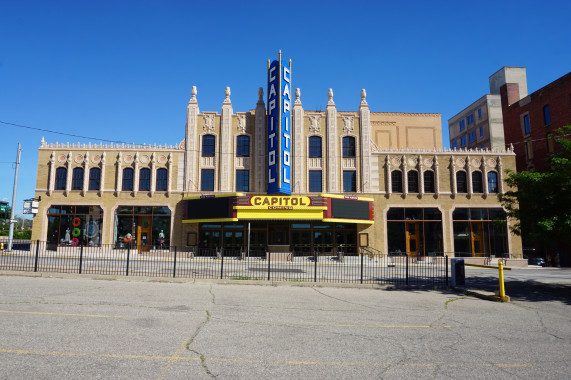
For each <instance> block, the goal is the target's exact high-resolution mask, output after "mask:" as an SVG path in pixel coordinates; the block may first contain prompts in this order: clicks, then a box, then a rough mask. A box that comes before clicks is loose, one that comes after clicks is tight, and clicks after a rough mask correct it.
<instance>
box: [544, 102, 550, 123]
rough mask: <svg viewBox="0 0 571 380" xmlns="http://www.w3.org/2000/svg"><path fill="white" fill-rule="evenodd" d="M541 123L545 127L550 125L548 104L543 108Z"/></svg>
mask: <svg viewBox="0 0 571 380" xmlns="http://www.w3.org/2000/svg"><path fill="white" fill-rule="evenodd" d="M543 121H544V123H545V125H549V124H551V113H550V112H549V104H548V105H546V106H545V107H543Z"/></svg>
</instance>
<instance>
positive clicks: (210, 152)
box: [202, 135, 216, 157]
mask: <svg viewBox="0 0 571 380" xmlns="http://www.w3.org/2000/svg"><path fill="white" fill-rule="evenodd" d="M215 148H216V137H215V136H214V135H204V136H202V157H214V152H215Z"/></svg>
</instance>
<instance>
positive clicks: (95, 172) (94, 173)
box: [89, 168, 101, 190]
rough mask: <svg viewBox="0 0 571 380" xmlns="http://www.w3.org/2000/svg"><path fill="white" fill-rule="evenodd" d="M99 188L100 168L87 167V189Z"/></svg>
mask: <svg viewBox="0 0 571 380" xmlns="http://www.w3.org/2000/svg"><path fill="white" fill-rule="evenodd" d="M100 188H101V169H99V168H91V169H89V190H99V189H100Z"/></svg>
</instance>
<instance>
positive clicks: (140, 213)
mask: <svg viewBox="0 0 571 380" xmlns="http://www.w3.org/2000/svg"><path fill="white" fill-rule="evenodd" d="M114 230H115V231H114V245H115V247H116V248H124V247H126V246H127V245H129V244H130V246H132V247H135V246H137V247H141V246H144V248H145V249H161V248H165V247H167V248H168V247H169V246H170V244H171V212H170V210H169V208H168V207H166V206H135V207H134V206H119V207H118V208H117V210H116V211H115V228H114ZM129 237H130V239H129ZM129 240H130V241H129Z"/></svg>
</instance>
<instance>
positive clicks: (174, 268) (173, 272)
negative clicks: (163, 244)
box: [172, 245, 176, 278]
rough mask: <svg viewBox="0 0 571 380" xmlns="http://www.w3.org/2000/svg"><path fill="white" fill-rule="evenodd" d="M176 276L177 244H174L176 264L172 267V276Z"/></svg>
mask: <svg viewBox="0 0 571 380" xmlns="http://www.w3.org/2000/svg"><path fill="white" fill-rule="evenodd" d="M175 277H176V245H175V246H174V264H173V268H172V278H175Z"/></svg>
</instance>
